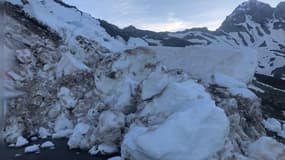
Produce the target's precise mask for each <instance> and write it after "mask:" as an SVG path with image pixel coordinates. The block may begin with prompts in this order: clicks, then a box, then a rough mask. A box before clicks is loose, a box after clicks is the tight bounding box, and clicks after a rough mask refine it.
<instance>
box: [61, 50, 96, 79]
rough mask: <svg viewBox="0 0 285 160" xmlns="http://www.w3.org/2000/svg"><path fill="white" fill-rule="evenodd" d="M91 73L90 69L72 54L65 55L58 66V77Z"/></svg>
mask: <svg viewBox="0 0 285 160" xmlns="http://www.w3.org/2000/svg"><path fill="white" fill-rule="evenodd" d="M82 70H83V71H89V70H90V69H89V68H88V67H87V66H86V65H85V64H84V63H82V62H80V61H79V60H77V59H76V58H75V57H74V56H73V55H72V54H71V53H64V54H63V55H62V57H61V59H60V61H59V62H58V64H57V66H56V76H57V77H61V76H63V75H68V74H71V73H73V72H75V71H82Z"/></svg>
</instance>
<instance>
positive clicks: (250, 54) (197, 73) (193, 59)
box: [152, 46, 257, 83]
mask: <svg viewBox="0 0 285 160" xmlns="http://www.w3.org/2000/svg"><path fill="white" fill-rule="evenodd" d="M152 49H153V50H155V51H156V52H157V55H158V56H157V57H158V59H159V61H161V62H162V63H163V64H164V65H166V66H167V67H168V69H177V68H179V69H183V70H184V71H186V72H188V73H189V74H191V75H192V76H194V77H195V78H198V79H202V80H204V81H207V80H210V77H211V76H212V75H213V74H214V73H223V74H225V75H228V76H230V77H233V78H235V79H237V80H240V81H242V82H244V83H248V82H249V81H251V80H252V78H253V76H254V73H255V70H256V67H257V52H256V50H254V49H250V48H244V47H242V48H230V47H225V46H207V47H205V46H203V47H187V48H173V47H152ZM205 57H207V58H205Z"/></svg>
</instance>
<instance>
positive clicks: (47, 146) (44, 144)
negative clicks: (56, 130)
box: [41, 141, 55, 148]
mask: <svg viewBox="0 0 285 160" xmlns="http://www.w3.org/2000/svg"><path fill="white" fill-rule="evenodd" d="M54 147H55V145H54V143H52V142H51V141H46V142H44V143H42V144H41V148H54Z"/></svg>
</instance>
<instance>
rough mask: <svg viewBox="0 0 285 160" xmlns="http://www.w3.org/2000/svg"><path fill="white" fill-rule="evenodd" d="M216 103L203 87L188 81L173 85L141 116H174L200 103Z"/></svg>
mask: <svg viewBox="0 0 285 160" xmlns="http://www.w3.org/2000/svg"><path fill="white" fill-rule="evenodd" d="M202 101H204V102H208V103H211V104H212V103H214V102H213V101H212V100H211V97H210V95H209V94H208V93H207V92H206V91H205V88H204V87H203V86H202V85H199V84H197V83H195V82H194V81H192V80H188V81H185V82H182V83H171V84H169V85H168V86H167V88H166V89H165V91H164V92H163V94H162V95H161V96H160V97H158V98H156V99H154V100H153V101H152V102H151V103H149V104H148V105H147V106H146V107H145V108H144V110H143V111H142V112H141V116H146V115H148V114H158V113H164V114H168V115H169V114H172V113H174V112H176V111H181V110H184V109H186V108H188V107H189V106H191V104H192V103H193V104H195V103H199V102H202Z"/></svg>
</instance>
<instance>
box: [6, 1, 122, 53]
mask: <svg viewBox="0 0 285 160" xmlns="http://www.w3.org/2000/svg"><path fill="white" fill-rule="evenodd" d="M6 1H8V2H11V3H13V4H16V5H19V6H21V7H22V8H23V10H24V11H25V13H26V14H28V15H29V16H31V17H33V18H36V19H37V20H39V21H40V22H41V23H43V24H45V25H47V26H49V27H50V28H51V29H53V30H55V31H56V32H58V33H59V34H60V36H61V37H62V38H63V40H64V42H65V43H67V44H68V45H69V46H70V47H71V48H72V47H73V48H76V45H77V44H76V43H77V37H78V36H82V37H84V38H86V39H89V40H93V41H96V42H97V43H99V44H100V45H102V46H103V47H106V48H108V49H109V50H112V51H122V50H124V49H126V42H125V41H123V40H118V39H115V38H113V37H111V36H110V35H109V34H108V33H107V32H106V31H105V29H104V28H102V27H101V25H100V22H99V21H98V20H97V19H95V18H93V17H92V16H91V15H89V14H87V13H84V12H81V11H80V10H78V9H77V8H76V7H73V6H69V5H67V4H65V3H63V2H62V1H60V0H43V1H39V0H24V1H22V0H6Z"/></svg>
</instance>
